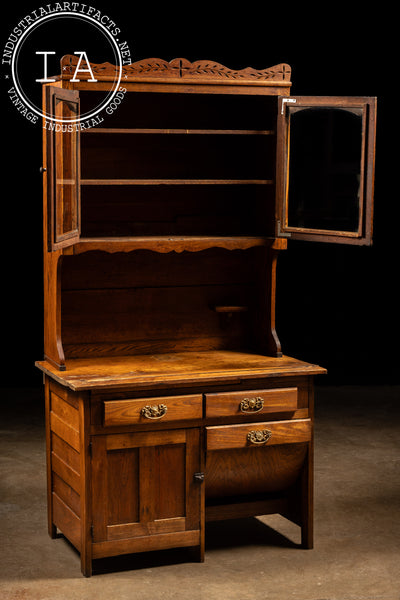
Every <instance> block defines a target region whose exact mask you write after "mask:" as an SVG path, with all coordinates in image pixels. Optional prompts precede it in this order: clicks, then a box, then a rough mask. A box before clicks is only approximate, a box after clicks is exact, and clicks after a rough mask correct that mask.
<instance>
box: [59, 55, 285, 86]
mask: <svg viewBox="0 0 400 600" xmlns="http://www.w3.org/2000/svg"><path fill="white" fill-rule="evenodd" d="M77 64H78V57H77V56H75V55H70V54H69V55H66V56H63V57H62V59H61V77H62V79H67V80H68V79H71V77H72V76H73V73H74V72H75V68H76V66H77ZM90 66H91V69H92V72H93V75H94V77H95V78H96V79H98V80H99V81H108V80H113V79H115V77H116V75H117V69H118V67H116V66H115V65H112V64H111V63H108V62H106V63H102V64H94V63H91V65H90ZM290 76H291V68H290V66H289V65H288V64H285V63H282V64H279V65H275V66H273V67H269V68H267V69H261V70H259V69H253V68H252V67H246V68H245V69H239V70H235V69H229V68H228V67H225V66H224V65H221V64H220V63H218V62H215V61H211V60H197V61H195V62H193V63H191V62H190V61H189V60H187V59H186V58H174V59H173V60H171V61H170V62H168V61H166V60H163V59H161V58H146V59H143V60H139V61H137V62H134V63H132V64H130V65H126V66H123V67H122V79H121V81H132V80H138V79H139V80H140V81H147V80H157V81H160V80H169V81H171V82H172V80H174V82H181V83H184V82H186V81H188V80H190V81H191V82H193V83H195V82H198V83H203V82H204V81H205V82H210V83H211V82H212V83H222V84H230V83H243V84H249V83H259V84H262V85H285V86H287V85H290ZM89 77H90V74H89V73H85V72H83V73H79V79H81V80H87V79H89Z"/></svg>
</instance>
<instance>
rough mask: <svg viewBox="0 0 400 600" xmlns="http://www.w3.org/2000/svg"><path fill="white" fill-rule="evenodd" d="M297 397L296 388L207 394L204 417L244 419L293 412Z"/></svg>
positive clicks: (295, 407)
mask: <svg viewBox="0 0 400 600" xmlns="http://www.w3.org/2000/svg"><path fill="white" fill-rule="evenodd" d="M297 396H298V392H297V387H288V388H276V389H269V390H250V391H248V392H227V393H224V394H207V395H206V416H207V417H209V418H212V417H233V416H235V417H241V418H243V419H246V418H247V417H251V416H254V415H256V414H260V415H262V414H268V413H279V412H294V411H295V410H296V409H297Z"/></svg>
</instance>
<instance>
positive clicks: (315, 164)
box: [36, 56, 376, 576]
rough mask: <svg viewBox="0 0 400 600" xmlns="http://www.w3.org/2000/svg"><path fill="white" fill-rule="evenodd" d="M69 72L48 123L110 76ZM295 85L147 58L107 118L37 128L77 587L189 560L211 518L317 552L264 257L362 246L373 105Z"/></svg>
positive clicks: (99, 92) (53, 511)
mask: <svg viewBox="0 0 400 600" xmlns="http://www.w3.org/2000/svg"><path fill="white" fill-rule="evenodd" d="M76 64H77V57H71V56H67V57H64V58H63V59H62V63H61V65H62V70H61V73H62V75H61V76H59V77H58V78H57V80H56V81H55V82H54V83H50V84H46V85H44V86H43V106H44V110H45V111H46V113H47V114H51V115H53V116H59V117H60V118H61V117H64V118H65V117H67V118H68V117H70V118H73V117H75V118H76V117H78V115H79V114H80V115H84V114H86V113H87V114H89V113H90V110H91V107H93V106H94V105H96V103H97V102H98V103H100V102H101V101H102V99H104V96H105V94H107V93H109V92H110V90H111V87H112V85H113V82H115V78H116V72H117V71H118V69H116V67H113V66H112V65H109V64H108V63H106V64H102V65H96V64H93V65H91V68H92V73H93V74H94V76H95V79H96V82H92V81H88V79H89V77H90V74H89V73H86V77H83V78H82V75H81V74H80V79H81V80H80V81H75V82H73V81H71V79H72V78H73V77H72V76H73V73H74V69H75V67H76ZM290 78H291V70H290V67H289V66H288V65H286V64H281V65H277V66H274V67H271V68H267V69H265V70H255V69H252V68H246V69H243V70H237V71H235V70H232V69H228V68H226V67H224V66H223V65H221V64H218V63H216V62H213V61H197V62H194V63H191V62H189V61H188V60H185V59H175V60H173V61H171V62H166V61H164V60H161V59H149V60H142V61H139V62H136V63H134V64H132V65H129V66H127V67H124V68H123V69H122V78H121V88H122V92H121V93H123V96H124V97H123V100H122V102H121V103H120V105H119V106H118V108H117V110H115V111H114V112H113V113H112V115H110V116H106V117H105V118H104V122H101V123H100V124H99V125H98V126H96V127H91V128H90V127H89V128H86V129H84V130H81V131H80V130H79V128H75V129H74V128H71V131H68V128H65V127H64V129H66V131H62V129H63V128H62V127H58V128H57V127H53V128H52V127H46V128H44V130H43V131H44V136H43V148H44V150H43V161H44V164H43V168H42V170H43V177H44V303H45V306H44V309H45V322H44V325H45V331H44V360H42V361H39V362H37V363H36V364H37V366H38V367H39V369H41V370H42V371H43V373H44V383H45V398H46V427H47V459H48V461H47V472H48V524H49V533H50V535H51V536H52V537H55V535H56V532H57V530H59V531H61V532H62V533H63V534H64V536H65V537H66V538H68V540H69V541H70V542H71V543H72V544H73V545H74V546H75V547H76V548H77V549H78V550H79V552H80V555H81V566H82V572H83V573H84V575H86V576H89V575H90V574H91V573H92V561H93V560H94V559H97V558H102V557H108V556H115V555H120V554H129V553H136V552H143V551H149V550H157V549H166V548H174V547H188V548H189V547H190V548H192V549H194V554H195V556H196V557H197V559H198V560H203V558H204V535H205V523H206V521H214V520H218V519H234V518H238V517H247V516H255V515H264V514H269V513H280V514H281V515H284V516H285V517H287V518H288V519H290V520H292V521H293V522H295V523H296V524H298V525H299V526H300V528H301V545H302V546H303V547H304V548H311V547H312V545H313V516H312V515H313V376H314V375H318V374H322V373H324V372H325V370H324V369H323V368H321V367H319V366H316V365H313V364H307V363H305V362H302V361H300V360H297V359H295V358H290V357H288V356H285V355H284V354H282V351H281V346H280V342H279V339H278V336H277V333H276V331H275V287H276V285H275V283H276V263H277V257H278V254H279V252H280V251H282V250H284V249H285V248H286V247H287V243H288V240H290V239H301V238H303V239H308V240H316V241H329V242H338V243H350V244H369V243H371V237H372V198H373V173H374V147H375V111H376V100H375V98H359V97H357V98H349V97H346V98H338V97H334V98H326V97H319V98H315V97H313V98H307V97H297V98H296V97H292V96H290V89H291V79H290ZM313 118H315V119H316V122H317V125H316V126H314V125H312V120H313ZM349 131H350V134H349ZM289 135H290V138H291V143H290V144H289ZM347 135H350V137H351V136H353V140H352V141H350V142H347V141H346V142H345V143H343V140H344V139H345V136H347ZM296 151H297V152H296ZM339 154H340V156H339ZM322 157H323V158H324V161H323V160H322ZM289 163H290V165H291V169H290V172H289ZM318 169H319V171H318ZM321 173H322V174H321ZM316 182H317V183H318V185H319V189H318V190H317V191H315V190H314V188H313V186H314V183H316ZM289 192H290V193H289Z"/></svg>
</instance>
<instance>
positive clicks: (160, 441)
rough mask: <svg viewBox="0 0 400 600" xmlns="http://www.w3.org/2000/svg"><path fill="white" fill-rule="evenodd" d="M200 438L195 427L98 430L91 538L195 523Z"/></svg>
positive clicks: (177, 529)
mask: <svg viewBox="0 0 400 600" xmlns="http://www.w3.org/2000/svg"><path fill="white" fill-rule="evenodd" d="M174 434H175V438H176V439H175V441H174ZM152 439H153V445H152ZM199 439H200V436H199V432H198V430H197V429H193V430H190V429H188V430H178V431H176V432H174V431H165V432H164V431H162V432H156V435H154V436H153V434H152V433H151V432H149V433H143V432H141V433H139V434H137V435H135V434H132V433H131V434H126V435H124V434H122V435H120V434H119V435H112V434H109V435H108V436H96V437H95V438H94V441H93V452H92V485H93V533H94V541H95V542H100V541H112V540H121V539H125V538H132V537H137V536H150V535H157V534H166V533H175V532H180V531H182V532H183V531H188V530H193V529H199V522H200V486H199V484H198V483H195V482H194V473H195V472H196V471H198V470H199V468H200V452H199Z"/></svg>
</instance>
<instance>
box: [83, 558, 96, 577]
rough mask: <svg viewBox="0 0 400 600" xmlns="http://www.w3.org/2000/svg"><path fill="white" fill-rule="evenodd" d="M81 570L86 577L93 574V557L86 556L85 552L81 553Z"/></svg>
mask: <svg viewBox="0 0 400 600" xmlns="http://www.w3.org/2000/svg"><path fill="white" fill-rule="evenodd" d="M81 571H82V575H84V576H85V577H91V576H92V571H93V569H92V559H91V558H89V557H88V556H85V554H81Z"/></svg>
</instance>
